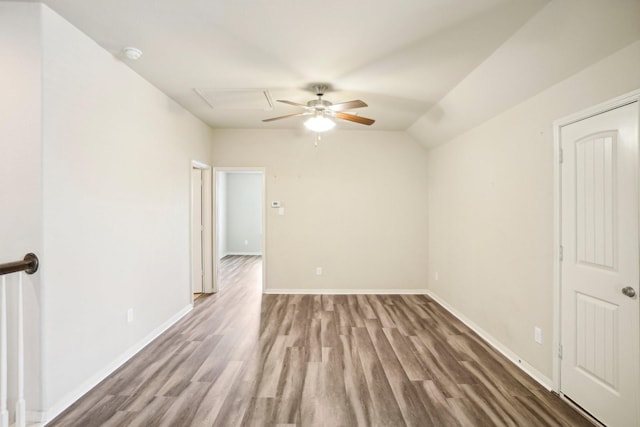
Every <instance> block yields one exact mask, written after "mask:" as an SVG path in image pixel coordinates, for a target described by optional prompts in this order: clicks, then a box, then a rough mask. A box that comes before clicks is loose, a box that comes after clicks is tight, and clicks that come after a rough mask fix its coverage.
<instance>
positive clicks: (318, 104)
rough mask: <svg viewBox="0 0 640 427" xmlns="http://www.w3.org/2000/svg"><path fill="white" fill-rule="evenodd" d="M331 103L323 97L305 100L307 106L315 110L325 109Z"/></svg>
mask: <svg viewBox="0 0 640 427" xmlns="http://www.w3.org/2000/svg"><path fill="white" fill-rule="evenodd" d="M331 105H332V104H331V102H329V101H325V100H324V99H314V100H311V101H309V102H307V106H309V107H311V108H315V109H316V110H326V109H327V108H329V107H330V106H331Z"/></svg>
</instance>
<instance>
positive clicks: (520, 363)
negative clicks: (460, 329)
mask: <svg viewBox="0 0 640 427" xmlns="http://www.w3.org/2000/svg"><path fill="white" fill-rule="evenodd" d="M425 293H426V294H427V295H428V296H429V297H431V298H432V299H433V300H434V301H436V302H437V303H438V304H440V305H441V306H442V307H444V308H445V309H446V310H447V311H448V312H449V313H451V314H453V315H454V316H455V317H456V318H457V319H458V320H460V321H461V322H462V323H464V324H465V325H467V326H468V327H469V328H471V329H472V330H473V331H474V332H475V333H476V334H478V335H479V336H480V338H482V339H483V340H484V341H486V342H487V344H489V345H490V346H491V347H493V348H495V349H496V350H497V351H499V352H500V353H502V355H503V356H505V357H506V358H507V359H509V360H510V361H511V362H513V363H514V364H515V365H516V366H517V367H519V368H520V369H522V370H523V371H524V373H525V374H527V375H529V376H530V377H531V378H533V379H534V380H535V381H536V382H538V383H540V385H541V386H543V387H544V388H546V389H547V390H549V391H553V390H554V387H553V381H551V378H549V377H547V376H546V375H544V374H542V373H541V372H540V371H538V370H537V369H536V368H534V367H533V366H531V365H530V364H528V363H527V362H525V361H524V360H523V359H522V358H521V357H520V356H518V355H517V354H515V353H514V352H512V351H511V350H509V348H507V347H506V346H505V345H503V344H502V343H501V342H500V341H498V340H497V339H495V338H494V337H493V336H491V334H489V333H488V332H486V331H485V330H484V329H482V328H481V327H479V326H478V325H476V324H475V323H474V322H473V321H471V320H469V319H468V318H466V317H465V316H464V315H462V314H461V313H460V312H458V311H457V310H456V309H454V308H453V307H451V306H450V305H449V304H447V303H446V302H445V301H444V300H442V299H441V298H440V297H439V296H437V295H436V294H435V293H433V292H432V291H427V292H425Z"/></svg>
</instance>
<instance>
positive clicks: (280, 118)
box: [262, 112, 311, 122]
mask: <svg viewBox="0 0 640 427" xmlns="http://www.w3.org/2000/svg"><path fill="white" fill-rule="evenodd" d="M309 114H311V113H307V112H304V113H295V114H287V115H286V116H279V117H272V118H270V119H264V120H262V121H263V122H273V121H274V120H282V119H288V118H289V117H298V116H308V115H309Z"/></svg>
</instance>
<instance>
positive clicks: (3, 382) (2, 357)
mask: <svg viewBox="0 0 640 427" xmlns="http://www.w3.org/2000/svg"><path fill="white" fill-rule="evenodd" d="M0 297H1V298H2V302H0V427H9V411H8V410H7V383H8V381H9V379H8V378H7V278H6V277H5V276H2V289H1V290H0Z"/></svg>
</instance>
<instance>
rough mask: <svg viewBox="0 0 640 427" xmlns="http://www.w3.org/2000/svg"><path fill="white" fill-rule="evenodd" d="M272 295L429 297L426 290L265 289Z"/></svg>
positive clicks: (266, 292)
mask: <svg viewBox="0 0 640 427" xmlns="http://www.w3.org/2000/svg"><path fill="white" fill-rule="evenodd" d="M264 293H265V294H270V295H280V294H282V295H287V294H293V295H427V294H428V293H427V291H426V290H425V289H265V291H264Z"/></svg>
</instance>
